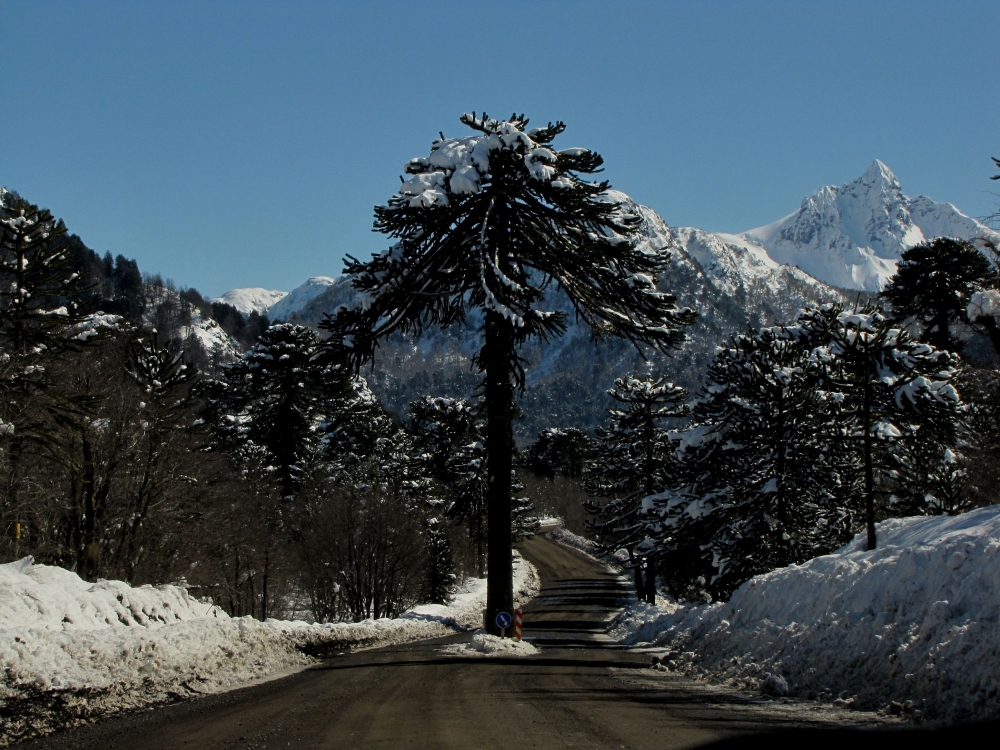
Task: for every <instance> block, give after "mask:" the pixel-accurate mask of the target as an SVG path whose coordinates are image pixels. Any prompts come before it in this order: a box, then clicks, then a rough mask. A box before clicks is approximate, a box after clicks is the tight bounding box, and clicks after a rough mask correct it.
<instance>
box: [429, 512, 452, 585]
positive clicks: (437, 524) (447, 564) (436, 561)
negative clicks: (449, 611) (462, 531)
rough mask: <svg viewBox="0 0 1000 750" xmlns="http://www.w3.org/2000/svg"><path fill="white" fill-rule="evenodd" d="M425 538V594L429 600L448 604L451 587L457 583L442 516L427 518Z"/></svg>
mask: <svg viewBox="0 0 1000 750" xmlns="http://www.w3.org/2000/svg"><path fill="white" fill-rule="evenodd" d="M424 540H425V543H426V545H427V580H426V582H425V587H426V590H425V593H424V596H425V597H426V599H427V601H429V602H434V603H435V604H447V603H448V599H449V598H450V595H451V588H452V586H453V585H454V584H455V573H454V570H455V564H454V559H453V555H452V551H451V543H450V542H449V541H448V533H447V530H446V529H445V526H444V523H443V522H442V520H441V519H440V518H437V517H434V516H432V517H430V518H428V519H427V521H426V522H425V524H424Z"/></svg>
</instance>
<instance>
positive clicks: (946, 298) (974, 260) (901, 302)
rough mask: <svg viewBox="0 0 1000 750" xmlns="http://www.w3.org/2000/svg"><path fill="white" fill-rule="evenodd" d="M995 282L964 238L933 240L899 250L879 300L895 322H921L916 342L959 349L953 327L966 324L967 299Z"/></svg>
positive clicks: (990, 270)
mask: <svg viewBox="0 0 1000 750" xmlns="http://www.w3.org/2000/svg"><path fill="white" fill-rule="evenodd" d="M995 283H996V270H995V269H994V268H993V266H992V264H991V263H990V261H989V260H987V259H986V256H984V255H983V254H982V253H981V252H979V250H977V249H976V248H975V247H973V246H972V245H971V244H970V243H968V242H965V241H964V240H957V239H952V238H950V237H938V238H937V239H935V240H931V241H930V242H924V243H921V244H919V245H914V246H913V247H911V248H909V249H908V250H904V251H903V254H902V256H901V257H900V261H899V266H898V267H897V269H896V274H895V275H894V276H893V277H892V278H891V279H889V284H888V286H886V288H885V289H884V290H882V298H883V299H885V300H886V301H887V302H888V303H889V305H890V306H891V308H892V319H893V320H894V321H895V322H897V323H902V322H904V321H907V320H914V321H916V322H918V323H920V324H921V326H922V330H921V332H920V340H921V341H924V342H926V343H928V344H930V345H931V346H933V347H935V348H937V349H946V350H948V351H960V350H961V348H962V344H961V342H960V341H959V340H958V339H957V338H956V336H955V335H954V327H955V326H956V324H960V323H966V324H968V323H969V322H970V320H969V316H968V313H967V308H968V307H969V303H970V302H971V300H972V297H973V295H974V294H975V293H976V292H977V291H980V290H981V289H982V288H984V287H993V286H995ZM972 322H975V321H972Z"/></svg>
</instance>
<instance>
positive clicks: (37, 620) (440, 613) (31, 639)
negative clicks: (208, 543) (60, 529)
mask: <svg viewBox="0 0 1000 750" xmlns="http://www.w3.org/2000/svg"><path fill="white" fill-rule="evenodd" d="M538 586H539V580H538V573H537V571H536V570H535V568H534V566H532V565H531V564H530V563H528V562H527V561H525V560H523V559H522V558H521V557H520V556H516V557H515V567H514V587H515V592H516V598H517V600H518V603H521V602H524V601H527V600H528V599H530V598H531V597H532V596H534V595H535V593H537V591H538ZM0 602H2V606H0V746H2V745H4V744H5V742H6V741H10V739H11V738H14V737H18V736H25V734H26V733H34V732H36V731H39V730H40V731H45V730H46V729H49V728H51V727H52V726H55V725H58V724H61V723H65V722H67V721H71V720H78V719H86V718H88V717H92V716H97V715H102V714H108V713H115V712H117V711H120V710H124V709H130V708H137V707H140V706H145V705H149V704H155V703H161V702H165V701H172V700H177V699H179V698H183V697H187V696H190V695H193V694H197V693H210V692H219V691H223V690H227V689H231V688H233V687H238V686H239V685H241V684H245V683H247V682H251V681H255V680H259V679H261V678H266V677H268V676H273V675H280V674H287V673H289V672H290V671H296V670H298V669H302V668H305V667H306V666H308V665H309V664H311V663H313V661H314V660H313V659H312V658H310V657H308V656H306V655H305V654H303V653H302V651H301V649H302V648H303V647H307V646H316V645H323V644H330V645H334V646H336V647H355V648H357V647H371V646H383V645H390V644H393V643H403V642H406V641H412V640H419V639H423V638H434V637H439V636H445V635H452V634H454V633H455V632H456V631H462V630H471V629H474V628H477V627H479V626H480V625H481V624H482V610H483V607H484V606H485V603H486V581H485V580H480V579H470V580H469V581H468V582H467V583H466V584H465V585H464V586H463V587H462V588H461V589H460V590H459V591H458V592H457V593H456V594H455V595H454V597H453V600H452V602H451V603H450V604H447V605H438V604H424V605H421V606H418V607H415V608H413V609H412V610H410V611H409V612H407V613H406V614H404V615H403V616H401V617H399V618H396V619H380V620H366V621H364V622H359V623H333V624H326V625H317V624H309V623H305V622H301V621H297V622H290V621H280V620H267V621H266V622H260V621H259V620H255V619H253V618H251V617H229V616H228V615H227V614H225V613H224V612H223V611H222V610H220V609H219V608H218V607H215V606H213V605H211V604H208V603H205V602H200V601H198V600H196V599H194V598H193V597H191V596H189V595H188V593H187V591H185V589H184V588H183V587H181V586H175V585H163V586H140V587H138V588H133V587H131V586H129V585H128V584H126V583H122V582H121V581H100V582H98V583H88V582H87V581H84V580H82V579H81V578H80V577H79V576H77V575H76V574H75V573H72V572H70V571H68V570H65V569H63V568H57V567H52V566H48V565H34V564H32V561H31V558H25V559H23V560H20V561H17V562H13V563H7V564H5V565H0ZM18 702H20V705H21V707H23V709H24V710H19V709H18V706H17V705H16V704H17V703H18ZM39 705H43V706H44V708H42V709H39V708H38V706H39ZM19 721H20V722H22V723H29V725H28V726H18V722H19ZM5 738H6V739H5Z"/></svg>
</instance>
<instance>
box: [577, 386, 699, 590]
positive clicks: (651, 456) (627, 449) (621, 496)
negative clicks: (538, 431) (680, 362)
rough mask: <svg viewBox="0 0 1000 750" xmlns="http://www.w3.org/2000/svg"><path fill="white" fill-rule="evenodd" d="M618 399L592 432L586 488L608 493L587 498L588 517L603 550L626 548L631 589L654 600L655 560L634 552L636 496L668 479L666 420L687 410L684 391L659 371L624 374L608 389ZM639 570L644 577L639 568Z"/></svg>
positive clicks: (639, 533) (642, 533) (640, 521)
mask: <svg viewBox="0 0 1000 750" xmlns="http://www.w3.org/2000/svg"><path fill="white" fill-rule="evenodd" d="M608 395H609V396H611V398H613V399H614V400H615V401H617V402H618V404H619V405H620V407H619V408H617V409H610V410H609V411H608V424H607V426H606V427H602V428H600V429H599V430H598V432H597V450H596V457H595V460H594V467H593V470H592V471H591V472H590V476H589V478H588V480H587V491H588V492H590V493H591V494H593V495H599V496H601V497H605V498H611V499H610V500H608V501H607V502H606V503H604V504H598V503H588V505H587V512H588V513H590V514H592V515H593V516H594V518H593V520H592V521H591V522H590V523H589V526H590V527H591V529H593V530H594V531H595V532H596V533H597V535H598V539H599V541H600V543H601V546H602V547H603V548H604V549H605V551H607V552H610V553H614V552H616V551H618V550H619V549H624V550H626V551H627V552H628V555H629V560H630V561H631V565H632V569H633V574H634V576H635V589H636V595H637V596H639V597H640V598H642V599H645V600H646V601H648V602H649V603H651V604H655V603H656V564H655V559H654V557H653V556H652V555H648V554H647V555H642V554H641V553H639V554H637V551H636V548H637V547H638V546H639V545H640V544H641V543H642V542H643V541H644V540H645V539H646V517H645V514H644V513H643V509H642V500H643V498H645V497H648V496H650V495H652V494H653V493H654V492H658V491H660V490H662V489H663V487H664V481H665V480H666V481H669V480H672V479H673V477H672V476H670V474H671V472H670V467H671V465H672V464H673V461H672V455H673V453H674V447H675V446H674V445H673V444H672V443H671V441H670V438H669V427H670V426H671V425H670V424H669V422H668V421H667V420H676V419H677V418H679V417H685V416H687V414H688V407H687V403H686V401H687V395H688V394H687V391H686V390H685V389H684V388H681V387H680V386H677V385H674V384H673V383H671V382H669V381H668V380H667V379H666V378H665V377H654V376H653V375H652V374H647V375H646V377H645V378H638V377H636V376H634V375H630V376H628V377H624V378H618V379H617V380H615V385H614V388H612V389H611V390H609V391H608ZM644 572H645V578H644V577H643V573H644Z"/></svg>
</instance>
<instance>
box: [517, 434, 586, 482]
mask: <svg viewBox="0 0 1000 750" xmlns="http://www.w3.org/2000/svg"><path fill="white" fill-rule="evenodd" d="M593 457H594V439H593V438H592V437H590V435H588V434H587V433H586V432H584V431H583V430H581V429H579V428H578V427H550V428H548V429H545V430H542V431H541V432H539V433H538V437H537V438H536V439H535V442H534V443H532V444H531V447H530V448H529V449H528V454H527V456H525V459H524V460H525V466H527V467H528V468H529V469H531V471H533V472H535V473H536V474H539V475H541V476H545V477H548V478H549V479H551V478H553V477H554V476H555V475H556V474H561V475H562V476H564V477H569V478H571V479H580V478H581V477H583V475H584V473H585V472H586V470H587V467H588V465H589V464H590V461H591V460H592V459H593Z"/></svg>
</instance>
